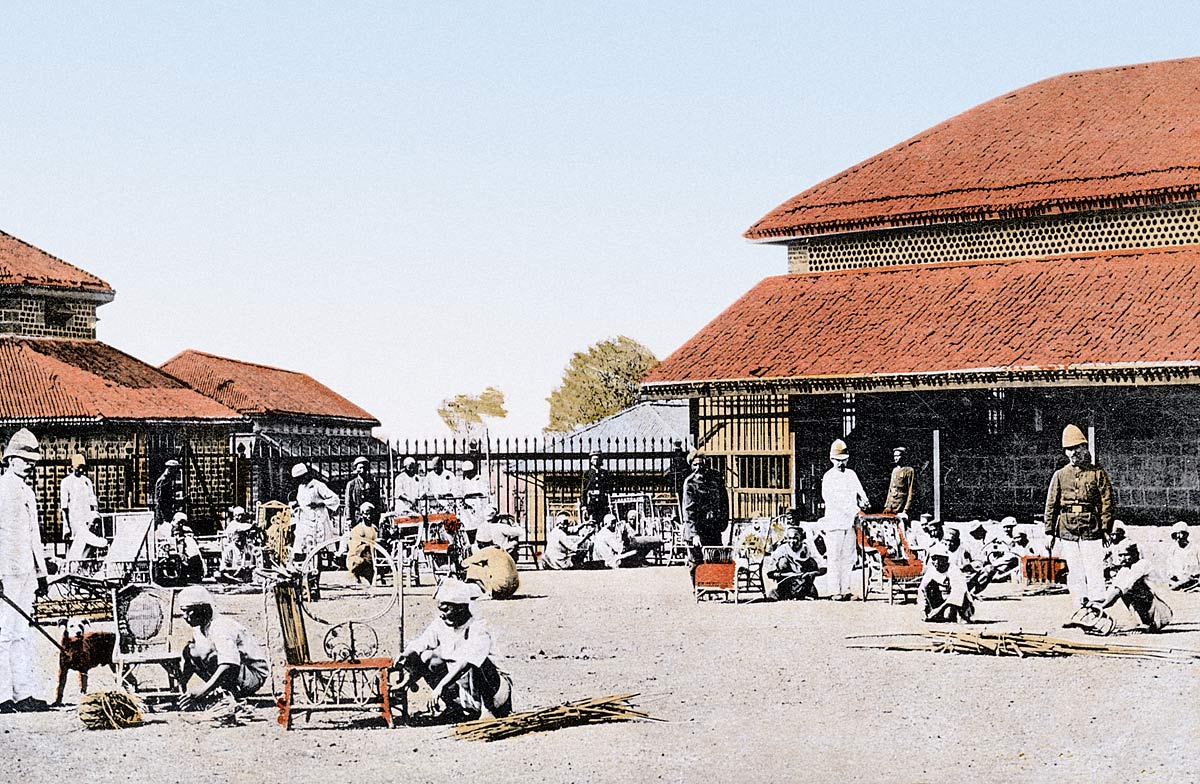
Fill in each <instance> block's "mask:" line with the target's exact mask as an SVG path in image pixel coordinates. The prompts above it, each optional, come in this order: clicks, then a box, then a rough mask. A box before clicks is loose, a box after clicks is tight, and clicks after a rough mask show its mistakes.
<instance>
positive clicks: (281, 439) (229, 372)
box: [160, 349, 390, 504]
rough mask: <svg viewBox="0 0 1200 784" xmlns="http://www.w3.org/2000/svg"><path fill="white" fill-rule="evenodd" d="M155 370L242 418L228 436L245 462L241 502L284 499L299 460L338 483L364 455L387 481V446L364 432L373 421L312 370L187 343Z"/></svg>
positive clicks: (375, 422) (385, 482)
mask: <svg viewBox="0 0 1200 784" xmlns="http://www.w3.org/2000/svg"><path fill="white" fill-rule="evenodd" d="M160 369H161V370H163V371H164V372H167V373H170V374H171V375H172V376H174V377H176V378H178V379H181V380H183V381H184V382H186V383H187V384H188V385H189V386H190V387H192V388H193V389H195V390H196V391H197V392H199V393H201V394H202V395H205V396H206V397H209V398H211V399H212V400H214V401H216V402H218V403H220V404H222V405H223V406H225V407H228V408H230V409H233V410H234V411H236V412H237V413H238V414H239V415H241V416H242V417H244V419H243V420H242V422H243V426H242V427H241V428H240V429H239V431H238V434H237V436H236V438H235V444H236V446H235V449H236V451H237V453H238V454H239V456H241V457H244V458H248V459H250V461H251V463H252V465H248V466H247V467H246V468H247V471H248V472H249V474H248V476H247V477H246V481H245V482H244V486H245V488H246V493H247V494H246V497H245V499H244V503H246V504H250V503H253V502H256V501H265V500H268V499H273V500H285V499H287V498H288V496H289V495H290V494H291V492H292V480H291V473H290V470H291V467H292V465H293V464H295V463H297V462H301V461H303V462H306V463H309V464H310V465H311V466H312V467H313V469H314V470H315V471H317V472H318V473H320V474H321V475H322V476H323V477H324V478H325V479H326V480H328V481H329V482H331V484H333V485H334V489H338V488H340V486H341V485H342V484H344V482H345V480H346V479H347V478H349V475H350V467H351V463H352V461H353V460H354V458H355V457H357V456H359V455H364V456H366V457H368V458H374V459H372V471H373V472H374V473H375V475H376V477H377V478H378V479H379V480H380V482H381V483H382V485H383V486H384V487H390V478H389V476H388V473H389V471H388V459H387V453H388V447H387V444H386V443H385V442H383V441H381V440H379V439H377V438H375V437H374V436H372V435H371V430H372V428H375V427H378V426H379V420H378V419H376V418H375V417H374V416H373V415H371V414H370V413H368V412H367V411H365V410H364V409H362V408H360V407H359V406H357V405H355V404H354V403H352V402H350V401H349V400H347V399H346V398H344V397H342V396H341V395H339V394H338V393H337V392H334V391H333V390H332V389H330V388H329V387H327V386H325V385H324V384H322V383H320V382H319V381H317V380H316V379H314V378H312V377H311V376H307V375H305V374H304V373H297V372H296V371H293V370H284V369H282V368H276V367H271V366H269V365H260V364H257V363H254V362H244V361H242V360H237V359H230V358H228V357H221V356H217V355H215V354H207V353H205V352H203V351H194V350H191V349H188V350H187V351H183V352H181V353H179V354H177V355H175V356H174V357H172V358H171V359H169V360H167V361H166V362H164V363H163V364H162V365H161V366H160Z"/></svg>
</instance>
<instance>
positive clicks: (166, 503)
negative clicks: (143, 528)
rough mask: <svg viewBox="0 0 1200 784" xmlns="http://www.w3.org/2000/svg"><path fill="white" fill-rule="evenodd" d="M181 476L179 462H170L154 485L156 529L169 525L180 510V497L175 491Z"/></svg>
mask: <svg viewBox="0 0 1200 784" xmlns="http://www.w3.org/2000/svg"><path fill="white" fill-rule="evenodd" d="M178 476H179V461H178V460H168V461H167V462H166V464H165V465H164V466H163V472H162V474H161V475H160V476H159V477H158V480H157V481H155V483H154V528H155V530H158V527H159V526H160V525H162V524H163V523H169V522H170V521H171V520H173V519H174V518H175V513H176V512H179V511H182V510H181V509H180V508H179V506H180V505H179V496H178V494H177V493H176V491H175V480H176V477H178Z"/></svg>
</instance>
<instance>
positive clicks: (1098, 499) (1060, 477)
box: [1046, 463, 1113, 542]
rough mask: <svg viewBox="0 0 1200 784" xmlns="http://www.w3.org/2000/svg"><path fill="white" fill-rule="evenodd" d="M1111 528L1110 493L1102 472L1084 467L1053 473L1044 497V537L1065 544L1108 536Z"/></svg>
mask: <svg viewBox="0 0 1200 784" xmlns="http://www.w3.org/2000/svg"><path fill="white" fill-rule="evenodd" d="M1112 526H1113V490H1112V482H1111V481H1110V480H1109V478H1108V473H1107V472H1105V470H1104V469H1103V468H1099V467H1098V466H1094V465H1092V464H1091V463H1086V464H1084V465H1081V466H1078V467H1077V466H1073V465H1069V464H1068V465H1065V466H1063V467H1062V468H1060V469H1058V470H1057V471H1055V472H1054V476H1053V477H1052V478H1051V479H1050V489H1049V491H1047V493H1046V535H1047V536H1057V537H1058V538H1059V539H1065V540H1067V541H1071V542H1074V541H1079V540H1085V541H1091V540H1094V539H1100V538H1101V537H1104V536H1108V535H1109V534H1110V533H1112Z"/></svg>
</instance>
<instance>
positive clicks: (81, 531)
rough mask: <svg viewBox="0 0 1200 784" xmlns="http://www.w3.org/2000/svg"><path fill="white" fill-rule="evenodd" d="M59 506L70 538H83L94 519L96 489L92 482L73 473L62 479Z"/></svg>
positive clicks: (96, 506)
mask: <svg viewBox="0 0 1200 784" xmlns="http://www.w3.org/2000/svg"><path fill="white" fill-rule="evenodd" d="M59 506H60V507H61V508H62V510H63V512H64V513H65V514H66V522H67V524H68V525H69V526H70V528H69V530H67V531H64V532H63V533H69V534H70V535H71V538H73V539H77V538H79V537H81V536H85V535H86V533H87V532H88V526H90V525H91V523H92V520H94V519H95V518H96V509H97V508H98V505H97V501H96V488H95V486H93V485H92V480H91V479H89V478H88V477H86V476H77V475H76V474H75V473H74V472H72V473H69V474H67V475H66V476H65V477H63V480H62V484H61V485H60V486H59Z"/></svg>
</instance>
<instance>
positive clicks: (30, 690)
mask: <svg viewBox="0 0 1200 784" xmlns="http://www.w3.org/2000/svg"><path fill="white" fill-rule="evenodd" d="M0 580H3V581H4V594H5V596H7V597H8V598H10V599H12V600H13V601H14V602H15V603H16V604H17V606H18V607H20V608H21V609H22V610H25V611H26V612H28V613H30V614H31V615H32V614H33V595H34V590H35V589H36V588H37V578H36V577H35V576H34V575H32V574H5V575H0ZM34 634H35V632H34V630H33V629H31V628H29V621H27V620H25V619H24V618H22V617H21V616H20V614H19V613H17V612H16V611H15V610H13V608H12V607H10V606H9V605H8V603H7V602H0V702H8V701H10V700H12V701H16V700H23V699H25V698H26V697H32V696H34V692H35V691H36V690H37V679H36V675H35V671H34V661H33V656H34V651H33V635H34Z"/></svg>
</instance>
